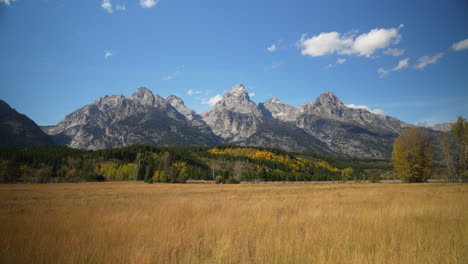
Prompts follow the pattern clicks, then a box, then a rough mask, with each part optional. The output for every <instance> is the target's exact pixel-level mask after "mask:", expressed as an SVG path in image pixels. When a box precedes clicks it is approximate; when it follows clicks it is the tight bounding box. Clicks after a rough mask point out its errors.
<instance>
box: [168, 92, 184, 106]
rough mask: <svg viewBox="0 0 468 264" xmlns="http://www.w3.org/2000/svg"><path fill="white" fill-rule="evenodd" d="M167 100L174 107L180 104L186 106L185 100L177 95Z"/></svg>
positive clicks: (170, 96)
mask: <svg viewBox="0 0 468 264" xmlns="http://www.w3.org/2000/svg"><path fill="white" fill-rule="evenodd" d="M165 100H166V101H167V102H168V103H170V104H171V105H172V106H174V107H175V106H176V105H179V104H184V100H182V98H180V97H178V96H177V95H169V96H168V97H166V99H165Z"/></svg>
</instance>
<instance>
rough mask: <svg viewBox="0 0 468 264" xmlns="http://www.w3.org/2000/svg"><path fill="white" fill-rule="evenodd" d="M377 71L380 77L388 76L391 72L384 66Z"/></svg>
mask: <svg viewBox="0 0 468 264" xmlns="http://www.w3.org/2000/svg"><path fill="white" fill-rule="evenodd" d="M377 72H378V73H379V76H380V78H383V77H385V76H387V75H388V73H389V71H387V70H385V69H384V68H379V69H378V70H377Z"/></svg>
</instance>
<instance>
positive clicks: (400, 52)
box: [384, 49, 406, 57]
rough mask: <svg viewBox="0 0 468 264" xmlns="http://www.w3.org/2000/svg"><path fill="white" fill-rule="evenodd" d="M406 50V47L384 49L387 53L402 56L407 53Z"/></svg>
mask: <svg viewBox="0 0 468 264" xmlns="http://www.w3.org/2000/svg"><path fill="white" fill-rule="evenodd" d="M405 51H406V50H404V49H386V50H385V51H384V53H385V54H386V55H391V56H395V57H398V56H401V55H403V54H404V53H405Z"/></svg>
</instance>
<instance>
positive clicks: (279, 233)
mask: <svg viewBox="0 0 468 264" xmlns="http://www.w3.org/2000/svg"><path fill="white" fill-rule="evenodd" d="M0 234H1V235H0V262H1V263H468V185H467V184H455V183H452V184H449V183H425V184H382V183H380V184H369V183H353V184H349V183H322V184H310V183H284V184H282V183H277V184H274V183H269V184H263V183H259V184H240V185H215V184H145V183H142V182H104V183H79V184H74V183H62V184H3V185H0Z"/></svg>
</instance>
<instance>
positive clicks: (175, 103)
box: [165, 95, 201, 120]
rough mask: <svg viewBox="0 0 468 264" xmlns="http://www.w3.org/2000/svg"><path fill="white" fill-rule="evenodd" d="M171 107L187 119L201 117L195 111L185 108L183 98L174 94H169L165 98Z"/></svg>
mask: <svg viewBox="0 0 468 264" xmlns="http://www.w3.org/2000/svg"><path fill="white" fill-rule="evenodd" d="M165 101H166V102H168V103H169V104H170V105H171V106H172V107H174V108H175V109H176V110H177V111H178V112H179V113H181V114H182V115H184V116H185V118H186V119H187V120H197V119H201V117H200V116H199V115H197V114H196V113H195V111H193V110H191V109H189V108H187V107H186V106H185V104H184V100H182V99H181V98H180V97H178V96H176V95H169V96H168V97H166V99H165Z"/></svg>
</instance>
